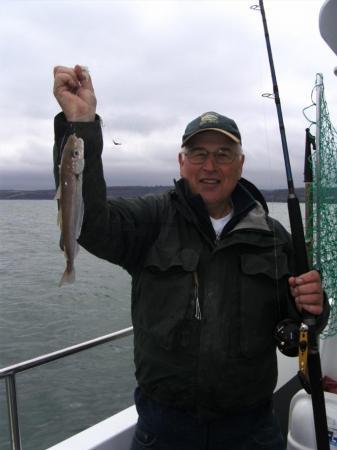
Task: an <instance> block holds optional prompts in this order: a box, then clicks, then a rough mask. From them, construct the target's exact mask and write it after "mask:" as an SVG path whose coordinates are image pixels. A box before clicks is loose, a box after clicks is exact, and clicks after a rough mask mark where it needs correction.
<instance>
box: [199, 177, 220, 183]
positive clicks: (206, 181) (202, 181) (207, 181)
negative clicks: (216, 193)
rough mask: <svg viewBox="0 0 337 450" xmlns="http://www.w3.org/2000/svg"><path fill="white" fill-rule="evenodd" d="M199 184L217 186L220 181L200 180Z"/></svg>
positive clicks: (211, 179) (212, 179)
mask: <svg viewBox="0 0 337 450" xmlns="http://www.w3.org/2000/svg"><path fill="white" fill-rule="evenodd" d="M199 182H200V183H202V184H219V183H220V180H215V179H214V178H201V180H199Z"/></svg>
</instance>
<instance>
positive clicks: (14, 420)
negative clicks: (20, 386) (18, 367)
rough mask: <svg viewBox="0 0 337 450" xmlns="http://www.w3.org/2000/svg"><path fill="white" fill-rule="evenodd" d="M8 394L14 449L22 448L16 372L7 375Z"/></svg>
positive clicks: (19, 449)
mask: <svg viewBox="0 0 337 450" xmlns="http://www.w3.org/2000/svg"><path fill="white" fill-rule="evenodd" d="M6 396H7V408H8V419H9V427H10V433H11V443H12V450H21V449H22V447H21V439H20V427H19V416H18V404H17V399H16V385H15V375H14V374H11V375H8V376H7V377H6Z"/></svg>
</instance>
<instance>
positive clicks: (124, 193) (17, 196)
mask: <svg viewBox="0 0 337 450" xmlns="http://www.w3.org/2000/svg"><path fill="white" fill-rule="evenodd" d="M171 188H172V186H110V187H108V188H107V195H108V198H113V197H138V196H142V195H146V194H160V193H162V192H166V191H168V190H169V189H171ZM261 192H262V193H263V195H264V196H265V199H266V200H267V202H286V201H287V195H288V191H287V189H274V190H266V189H261ZM296 193H297V195H298V198H299V201H300V202H304V200H305V192H304V188H298V189H296ZM54 197H55V190H53V189H48V190H34V191H24V190H0V200H53V199H54Z"/></svg>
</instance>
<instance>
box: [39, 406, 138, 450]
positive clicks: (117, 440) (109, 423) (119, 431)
mask: <svg viewBox="0 0 337 450" xmlns="http://www.w3.org/2000/svg"><path fill="white" fill-rule="evenodd" d="M137 418H138V415H137V411H136V408H135V406H130V408H127V409H124V410H123V411H121V412H119V413H118V414H115V415H114V416H112V417H109V418H108V419H106V420H103V421H102V422H99V423H98V424H96V425H94V426H92V427H90V428H88V429H86V430H84V431H82V432H81V433H78V434H76V435H75V436H72V437H71V438H69V439H66V440H65V441H63V442H60V443H59V444H56V445H54V446H53V447H49V448H48V449H47V450H129V449H130V444H131V440H132V436H133V430H134V427H135V425H136V422H137Z"/></svg>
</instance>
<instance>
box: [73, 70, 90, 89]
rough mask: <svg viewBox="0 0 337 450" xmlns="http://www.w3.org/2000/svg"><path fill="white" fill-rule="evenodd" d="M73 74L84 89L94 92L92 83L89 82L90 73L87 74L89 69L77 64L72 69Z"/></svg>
mask: <svg viewBox="0 0 337 450" xmlns="http://www.w3.org/2000/svg"><path fill="white" fill-rule="evenodd" d="M74 72H75V74H76V76H77V79H78V80H79V82H80V83H81V86H82V87H83V88H84V89H89V90H90V91H93V90H94V88H93V85H92V81H91V77H90V73H89V69H88V67H87V66H80V65H79V64H77V65H76V66H75V67H74Z"/></svg>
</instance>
